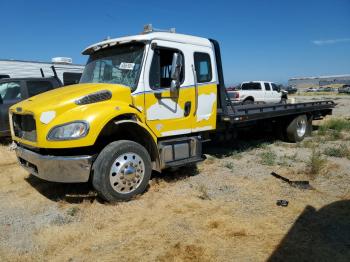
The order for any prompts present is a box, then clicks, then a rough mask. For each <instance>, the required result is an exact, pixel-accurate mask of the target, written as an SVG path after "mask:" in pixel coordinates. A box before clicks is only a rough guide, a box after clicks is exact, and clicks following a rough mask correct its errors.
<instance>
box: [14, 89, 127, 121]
mask: <svg viewBox="0 0 350 262" xmlns="http://www.w3.org/2000/svg"><path fill="white" fill-rule="evenodd" d="M102 90H108V91H110V92H111V93H112V98H111V100H119V99H120V100H122V101H123V102H126V103H128V102H129V101H128V100H130V99H131V97H130V88H128V87H126V86H123V85H117V84H104V83H90V84H77V85H71V86H66V87H62V88H57V89H54V90H51V91H48V92H45V93H42V94H39V95H36V96H33V97H31V98H28V99H26V100H23V101H21V102H19V103H17V104H15V105H14V106H12V107H11V109H10V110H11V111H13V112H15V111H18V110H17V108H21V109H19V110H20V111H21V112H23V113H24V112H30V113H34V114H39V113H42V112H45V111H51V110H55V111H56V112H57V113H58V114H60V113H64V112H65V111H67V110H69V109H71V108H74V107H77V106H78V105H76V104H75V101H76V100H77V99H79V98H82V97H84V96H86V95H89V94H93V93H96V92H98V91H102ZM126 100H127V101H126Z"/></svg>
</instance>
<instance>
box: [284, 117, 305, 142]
mask: <svg viewBox="0 0 350 262" xmlns="http://www.w3.org/2000/svg"><path fill="white" fill-rule="evenodd" d="M310 130H311V121H309V120H308V119H307V116H306V115H300V116H297V117H296V118H294V119H293V120H292V121H291V122H290V123H289V125H288V126H287V128H286V136H287V139H288V141H290V142H299V141H302V140H303V139H304V138H305V136H306V135H308V134H309V133H310Z"/></svg>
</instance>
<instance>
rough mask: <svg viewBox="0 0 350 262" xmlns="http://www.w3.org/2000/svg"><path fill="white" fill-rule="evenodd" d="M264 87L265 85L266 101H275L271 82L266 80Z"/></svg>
mask: <svg viewBox="0 0 350 262" xmlns="http://www.w3.org/2000/svg"><path fill="white" fill-rule="evenodd" d="M264 87H265V98H264V100H265V102H266V103H271V102H273V94H272V90H271V86H270V83H266V82H265V83H264Z"/></svg>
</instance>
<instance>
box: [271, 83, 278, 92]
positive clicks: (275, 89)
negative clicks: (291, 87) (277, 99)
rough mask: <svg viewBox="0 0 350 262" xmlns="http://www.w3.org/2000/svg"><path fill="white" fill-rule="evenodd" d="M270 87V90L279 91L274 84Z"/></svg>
mask: <svg viewBox="0 0 350 262" xmlns="http://www.w3.org/2000/svg"><path fill="white" fill-rule="evenodd" d="M271 85H272V90H273V91H277V92H278V90H279V88H278V86H277V85H276V84H271Z"/></svg>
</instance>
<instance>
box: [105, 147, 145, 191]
mask: <svg viewBox="0 0 350 262" xmlns="http://www.w3.org/2000/svg"><path fill="white" fill-rule="evenodd" d="M144 174H145V163H144V162H143V160H142V158H141V157H140V156H139V155H138V154H135V153H131V152H130V153H125V154H122V155H120V156H118V158H117V159H116V160H115V161H114V162H113V164H112V167H111V169H110V172H109V179H110V183H111V186H112V188H113V189H114V190H115V191H116V192H118V193H120V194H128V193H131V192H133V191H135V190H136V189H137V188H138V187H139V186H140V184H141V182H142V180H143V177H144Z"/></svg>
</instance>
